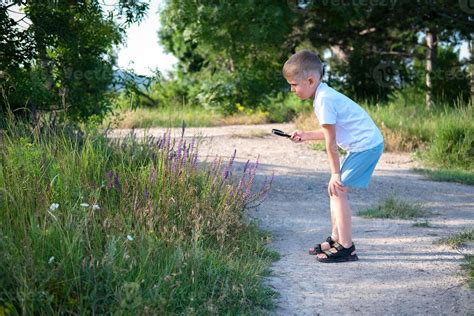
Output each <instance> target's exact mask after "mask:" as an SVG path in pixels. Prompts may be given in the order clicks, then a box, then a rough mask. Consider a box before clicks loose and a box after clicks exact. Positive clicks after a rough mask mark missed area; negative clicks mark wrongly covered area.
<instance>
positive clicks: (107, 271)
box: [0, 128, 277, 315]
mask: <svg viewBox="0 0 474 316" xmlns="http://www.w3.org/2000/svg"><path fill="white" fill-rule="evenodd" d="M198 146H199V144H198V141H197V140H196V139H193V140H192V141H190V142H189V141H188V142H187V141H185V140H184V139H171V138H170V133H167V134H165V135H163V137H160V138H157V139H154V138H148V139H146V141H144V142H140V141H138V140H136V139H135V138H133V137H129V138H127V139H125V140H123V141H122V142H120V143H111V142H110V141H109V140H107V139H106V137H104V135H101V134H100V133H96V132H92V131H91V132H89V133H86V134H85V135H84V136H81V135H79V134H75V133H66V132H64V131H59V132H51V131H47V132H38V131H35V132H28V131H25V130H24V129H18V128H11V129H9V130H8V131H7V132H6V133H5V135H4V136H3V138H2V141H1V143H0V266H1V269H0V314H2V313H4V314H10V313H11V314H30V315H31V314H66V313H67V314H103V313H107V314H108V313H111V314H112V313H121V314H137V315H142V314H153V315H155V314H175V313H176V314H181V313H182V314H237V313H239V314H254V313H258V312H260V311H261V310H263V309H266V308H270V307H271V306H272V305H273V303H272V297H273V296H274V295H275V293H274V292H273V290H271V289H270V288H268V287H266V286H264V285H263V283H262V276H264V275H265V274H266V273H268V265H269V263H270V262H271V261H272V260H275V259H276V257H277V254H276V253H274V252H272V251H269V250H268V249H267V248H265V245H264V241H265V240H267V239H268V235H267V234H265V233H263V232H261V231H259V230H258V229H257V228H256V226H255V225H254V224H252V223H247V221H246V219H245V208H246V207H248V206H251V205H253V204H255V203H260V202H261V201H262V199H263V198H264V195H265V193H266V192H267V191H268V189H269V187H270V185H271V180H272V179H267V181H266V183H265V184H264V185H263V187H261V188H260V190H256V189H255V188H254V189H252V186H253V182H254V178H255V172H256V169H257V164H256V163H251V162H248V163H247V165H246V167H245V170H244V172H243V173H242V174H241V175H234V174H232V165H233V159H231V160H230V161H229V162H222V161H221V160H217V159H216V160H214V161H213V162H212V163H211V164H210V166H207V167H205V166H204V165H203V164H199V161H198V160H197V157H198V156H197V153H198ZM234 157H235V155H234ZM257 163H258V162H257Z"/></svg>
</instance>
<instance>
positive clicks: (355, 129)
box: [313, 82, 383, 152]
mask: <svg viewBox="0 0 474 316" xmlns="http://www.w3.org/2000/svg"><path fill="white" fill-rule="evenodd" d="M313 107H314V112H315V113H316V117H317V118H318V121H319V124H320V125H323V124H336V143H337V144H338V146H339V147H341V148H342V149H344V150H346V151H348V152H359V151H364V150H367V149H370V148H373V147H375V146H377V145H379V144H380V143H382V142H383V136H382V133H380V130H379V129H378V127H377V125H375V123H374V121H372V119H371V118H370V116H369V114H367V112H365V111H364V109H362V108H361V107H360V106H359V105H358V104H357V103H355V102H354V101H352V100H351V99H349V98H348V97H346V96H345V95H343V94H342V93H339V92H337V91H336V90H334V89H333V88H331V87H329V86H328V85H327V84H326V83H324V82H321V83H320V84H319V86H318V88H317V89H316V94H315V96H314V101H313Z"/></svg>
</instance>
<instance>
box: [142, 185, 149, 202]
mask: <svg viewBox="0 0 474 316" xmlns="http://www.w3.org/2000/svg"><path fill="white" fill-rule="evenodd" d="M143 196H145V199H148V198H149V197H150V191H148V186H145V192H143Z"/></svg>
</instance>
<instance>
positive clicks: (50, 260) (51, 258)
mask: <svg viewBox="0 0 474 316" xmlns="http://www.w3.org/2000/svg"><path fill="white" fill-rule="evenodd" d="M54 259H55V258H54V256H51V257H50V258H49V260H48V264H51V263H53V261H54Z"/></svg>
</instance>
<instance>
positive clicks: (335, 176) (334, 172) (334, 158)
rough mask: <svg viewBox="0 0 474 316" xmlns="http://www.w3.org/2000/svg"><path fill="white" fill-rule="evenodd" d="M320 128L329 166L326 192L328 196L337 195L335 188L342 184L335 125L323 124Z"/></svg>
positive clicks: (340, 187)
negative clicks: (329, 171)
mask: <svg viewBox="0 0 474 316" xmlns="http://www.w3.org/2000/svg"><path fill="white" fill-rule="evenodd" d="M322 130H323V133H324V138H325V140H326V151H327V154H328V159H329V166H330V167H331V180H330V181H329V185H328V193H329V196H332V195H336V196H337V189H342V187H343V184H342V182H341V167H340V164H339V153H338V151H337V143H336V125H335V124H324V125H323V128H322Z"/></svg>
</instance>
